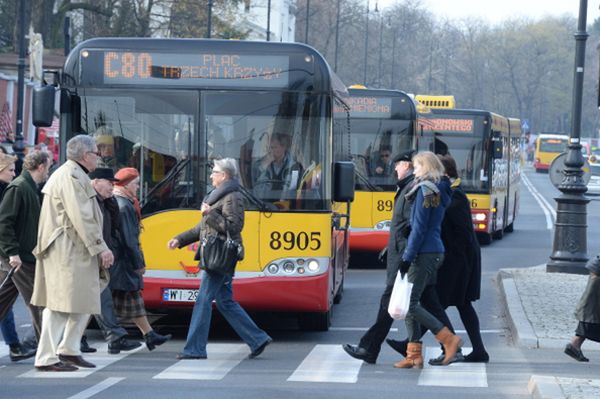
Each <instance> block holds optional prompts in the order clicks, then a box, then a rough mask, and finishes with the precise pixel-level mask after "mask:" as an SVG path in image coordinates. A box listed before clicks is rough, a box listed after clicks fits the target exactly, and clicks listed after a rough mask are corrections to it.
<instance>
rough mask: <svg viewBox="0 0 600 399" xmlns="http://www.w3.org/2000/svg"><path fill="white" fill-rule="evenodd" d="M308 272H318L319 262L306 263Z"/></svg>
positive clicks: (310, 261)
mask: <svg viewBox="0 0 600 399" xmlns="http://www.w3.org/2000/svg"><path fill="white" fill-rule="evenodd" d="M308 270H309V271H311V272H313V273H314V272H316V271H317V270H319V262H317V261H316V260H314V259H311V260H309V261H308Z"/></svg>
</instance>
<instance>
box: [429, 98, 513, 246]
mask: <svg viewBox="0 0 600 399" xmlns="http://www.w3.org/2000/svg"><path fill="white" fill-rule="evenodd" d="M421 116H422V119H423V122H419V133H418V136H417V141H418V148H419V150H423V151H424V150H429V151H433V152H435V153H436V154H449V155H451V156H452V157H453V158H454V159H455V160H456V165H457V171H458V174H459V177H460V179H461V185H462V187H463V190H465V192H466V194H467V196H468V198H469V200H470V202H471V214H472V218H473V227H474V228H475V231H476V232H477V234H478V237H479V240H480V242H481V243H482V244H489V243H491V241H492V238H496V239H501V238H502V237H503V235H504V232H510V231H512V230H513V228H514V221H515V218H516V216H517V213H518V208H519V182H520V176H521V157H520V145H519V140H520V136H521V129H520V121H519V119H514V118H506V117H504V116H501V115H498V114H495V113H493V112H489V111H482V110H465V109H432V110H431V113H429V114H423V115H421Z"/></svg>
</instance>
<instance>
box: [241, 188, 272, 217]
mask: <svg viewBox="0 0 600 399" xmlns="http://www.w3.org/2000/svg"><path fill="white" fill-rule="evenodd" d="M240 191H241V192H243V193H244V194H245V195H246V197H248V199H250V201H252V202H253V203H254V205H256V206H257V207H258V210H259V211H261V212H267V211H273V210H277V209H279V208H277V207H276V206H275V205H273V204H271V203H270V202H266V201H264V200H262V199H260V198H258V197H257V196H256V195H254V194H253V193H252V191H250V190H248V189H247V188H246V187H244V186H242V185H241V184H240Z"/></svg>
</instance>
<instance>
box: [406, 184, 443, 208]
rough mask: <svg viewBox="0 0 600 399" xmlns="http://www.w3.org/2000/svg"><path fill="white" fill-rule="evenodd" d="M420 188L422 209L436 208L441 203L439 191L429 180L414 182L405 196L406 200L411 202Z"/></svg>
mask: <svg viewBox="0 0 600 399" xmlns="http://www.w3.org/2000/svg"><path fill="white" fill-rule="evenodd" d="M420 188H423V208H429V207H432V208H437V207H438V206H439V205H440V203H441V195H440V189H439V188H438V187H437V186H436V184H435V183H434V182H432V181H431V180H415V185H414V186H413V188H411V190H410V191H409V192H408V194H406V199H407V200H409V201H413V200H414V199H415V197H416V195H417V191H418V190H419V189H420Z"/></svg>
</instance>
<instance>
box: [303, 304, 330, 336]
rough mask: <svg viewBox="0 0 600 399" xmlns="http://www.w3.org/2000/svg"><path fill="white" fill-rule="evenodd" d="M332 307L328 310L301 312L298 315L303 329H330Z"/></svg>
mask: <svg viewBox="0 0 600 399" xmlns="http://www.w3.org/2000/svg"><path fill="white" fill-rule="evenodd" d="M331 312H332V308H330V309H329V310H328V311H327V312H324V313H321V312H313V313H301V314H300V316H299V317H298V324H299V325H300V329H301V330H302V331H328V330H329V327H330V326H331Z"/></svg>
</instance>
